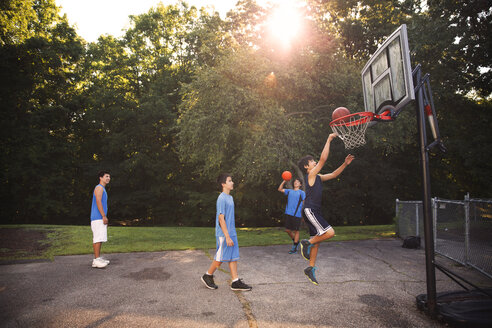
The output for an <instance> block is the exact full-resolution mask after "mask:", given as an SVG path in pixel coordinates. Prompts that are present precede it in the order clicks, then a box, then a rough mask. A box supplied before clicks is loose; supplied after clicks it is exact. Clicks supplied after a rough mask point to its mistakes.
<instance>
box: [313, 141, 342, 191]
mask: <svg viewBox="0 0 492 328" xmlns="http://www.w3.org/2000/svg"><path fill="white" fill-rule="evenodd" d="M336 137H337V134H336V133H331V134H330V135H329V136H328V138H327V139H326V143H325V146H324V147H323V151H322V152H321V156H320V157H319V161H318V163H317V164H316V166H315V167H314V168H313V169H312V170H311V171H310V172H309V176H308V179H309V185H311V186H312V185H313V184H314V179H315V178H316V175H317V174H318V173H319V172H320V171H321V169H322V168H323V166H324V165H325V163H326V160H327V159H328V155H329V154H330V144H331V141H332V140H333V139H335V138H336Z"/></svg>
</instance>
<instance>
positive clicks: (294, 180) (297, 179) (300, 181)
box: [294, 178, 302, 186]
mask: <svg viewBox="0 0 492 328" xmlns="http://www.w3.org/2000/svg"><path fill="white" fill-rule="evenodd" d="M296 180H297V181H299V183H300V184H301V186H302V181H301V179H299V178H295V179H294V182H296Z"/></svg>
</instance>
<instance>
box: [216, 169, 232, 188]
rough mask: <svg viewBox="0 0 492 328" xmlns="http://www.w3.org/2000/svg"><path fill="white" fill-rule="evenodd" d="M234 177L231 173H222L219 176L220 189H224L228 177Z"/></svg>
mask: <svg viewBox="0 0 492 328" xmlns="http://www.w3.org/2000/svg"><path fill="white" fill-rule="evenodd" d="M228 177H232V176H231V174H230V173H221V174H219V176H218V177H217V184H218V185H219V190H222V184H223V183H226V181H227V178H228Z"/></svg>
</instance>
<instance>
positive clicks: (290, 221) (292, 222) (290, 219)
mask: <svg viewBox="0 0 492 328" xmlns="http://www.w3.org/2000/svg"><path fill="white" fill-rule="evenodd" d="M300 226H301V218H298V217H295V216H292V215H289V214H285V229H288V230H292V231H299V227H300Z"/></svg>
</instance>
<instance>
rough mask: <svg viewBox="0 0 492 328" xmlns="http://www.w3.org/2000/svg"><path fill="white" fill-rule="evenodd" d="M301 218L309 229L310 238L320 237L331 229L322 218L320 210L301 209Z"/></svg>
mask: <svg viewBox="0 0 492 328" xmlns="http://www.w3.org/2000/svg"><path fill="white" fill-rule="evenodd" d="M302 217H303V218H304V221H305V222H306V224H307V226H308V228H309V235H310V236H311V237H312V236H321V235H323V234H324V233H325V232H327V231H328V230H330V229H331V228H332V227H331V225H330V224H328V222H326V220H325V219H324V218H323V215H322V214H321V211H320V210H317V209H314V208H303V209H302Z"/></svg>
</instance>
